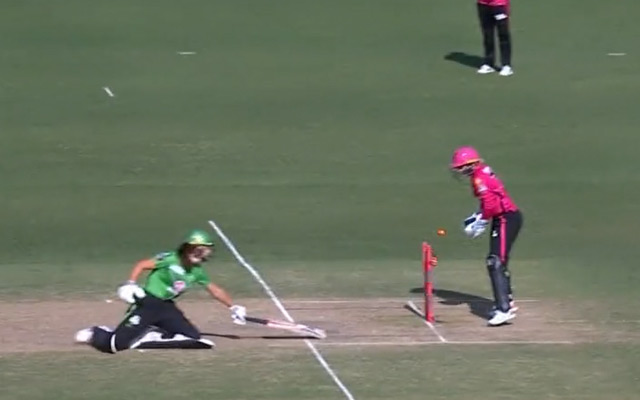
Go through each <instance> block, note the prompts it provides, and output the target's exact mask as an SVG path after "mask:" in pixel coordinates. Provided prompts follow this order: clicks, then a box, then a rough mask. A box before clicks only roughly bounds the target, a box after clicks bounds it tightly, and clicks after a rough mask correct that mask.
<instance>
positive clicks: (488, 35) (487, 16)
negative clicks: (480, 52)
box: [478, 4, 511, 67]
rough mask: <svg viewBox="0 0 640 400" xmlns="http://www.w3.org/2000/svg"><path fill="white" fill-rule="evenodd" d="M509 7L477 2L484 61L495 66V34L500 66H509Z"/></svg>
mask: <svg viewBox="0 0 640 400" xmlns="http://www.w3.org/2000/svg"><path fill="white" fill-rule="evenodd" d="M509 17H510V16H509V9H508V7H506V6H488V5H486V4H478V18H479V19H480V28H481V29H482V43H483V45H484V63H485V64H487V65H490V66H492V67H495V66H496V34H497V37H498V43H499V45H500V60H501V63H502V66H505V65H509V66H511V33H510V30H509Z"/></svg>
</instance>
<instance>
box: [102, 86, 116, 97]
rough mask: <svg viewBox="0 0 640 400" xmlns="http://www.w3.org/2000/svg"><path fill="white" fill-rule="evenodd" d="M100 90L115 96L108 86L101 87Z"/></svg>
mask: <svg viewBox="0 0 640 400" xmlns="http://www.w3.org/2000/svg"><path fill="white" fill-rule="evenodd" d="M102 90H104V91H105V92H106V93H107V95H109V97H116V95H115V94H113V92H112V91H111V89H109V87H108V86H105V87H103V88H102Z"/></svg>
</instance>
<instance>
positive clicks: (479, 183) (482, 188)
mask: <svg viewBox="0 0 640 400" xmlns="http://www.w3.org/2000/svg"><path fill="white" fill-rule="evenodd" d="M473 185H474V186H475V187H476V190H477V191H478V192H484V191H485V190H487V186H486V185H485V184H484V182H482V179H480V178H476V179H474V180H473Z"/></svg>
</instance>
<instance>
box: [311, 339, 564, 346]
mask: <svg viewBox="0 0 640 400" xmlns="http://www.w3.org/2000/svg"><path fill="white" fill-rule="evenodd" d="M500 344H525V345H526V344H528V345H553V344H574V342H571V341H568V340H497V341H490V340H470V341H465V340H450V341H447V342H435V341H433V342H426V341H425V342H421V341H415V342H322V343H318V346H334V347H350V346H353V347H358V346H360V347H368V346H432V345H440V346H444V345H476V346H481V345H482V346H484V345H500Z"/></svg>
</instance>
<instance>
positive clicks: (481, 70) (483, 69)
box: [478, 64, 496, 75]
mask: <svg viewBox="0 0 640 400" xmlns="http://www.w3.org/2000/svg"><path fill="white" fill-rule="evenodd" d="M492 72H496V70H495V69H494V68H493V67H492V66H491V65H489V64H484V65H483V66H482V67H480V68H479V69H478V73H479V74H482V75H485V74H490V73H492Z"/></svg>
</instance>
